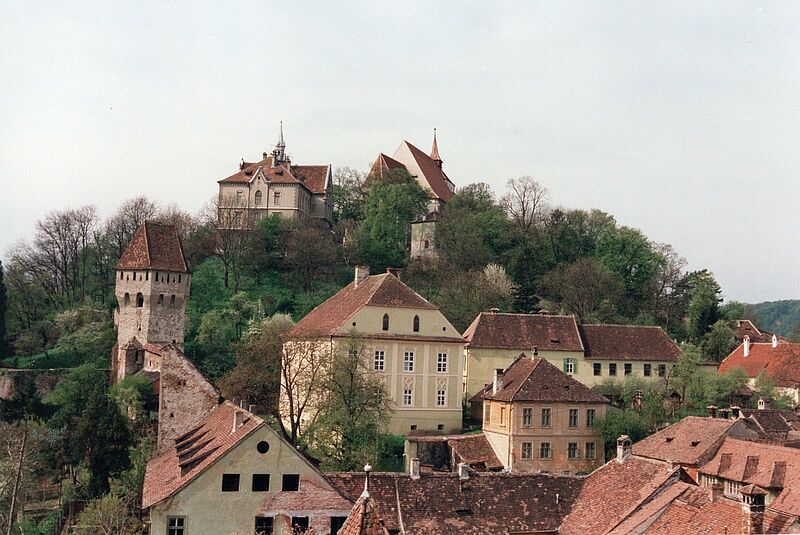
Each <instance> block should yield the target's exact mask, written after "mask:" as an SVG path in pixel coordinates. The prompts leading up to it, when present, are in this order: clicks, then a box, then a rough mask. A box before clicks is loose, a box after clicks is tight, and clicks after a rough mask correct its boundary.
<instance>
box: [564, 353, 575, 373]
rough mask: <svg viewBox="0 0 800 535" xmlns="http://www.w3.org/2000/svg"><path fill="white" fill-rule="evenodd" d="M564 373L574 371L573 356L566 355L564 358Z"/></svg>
mask: <svg viewBox="0 0 800 535" xmlns="http://www.w3.org/2000/svg"><path fill="white" fill-rule="evenodd" d="M564 373H575V358H574V357H567V358H565V359H564Z"/></svg>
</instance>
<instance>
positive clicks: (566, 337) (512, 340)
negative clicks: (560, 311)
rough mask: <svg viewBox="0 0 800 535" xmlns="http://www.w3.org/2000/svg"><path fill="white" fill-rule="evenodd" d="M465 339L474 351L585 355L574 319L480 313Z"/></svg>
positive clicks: (465, 332)
mask: <svg viewBox="0 0 800 535" xmlns="http://www.w3.org/2000/svg"><path fill="white" fill-rule="evenodd" d="M464 338H465V339H466V340H467V345H468V347H469V348H471V349H520V350H526V351H530V350H532V349H533V347H534V346H536V347H538V348H539V350H544V351H579V352H583V342H582V341H581V337H580V335H579V334H578V325H577V323H576V322H575V317H574V316H550V315H544V314H541V315H540V314H506V313H500V312H496V313H495V312H481V313H480V314H478V317H476V318H475V320H474V321H473V322H472V324H471V325H470V326H469V327H467V330H466V331H464Z"/></svg>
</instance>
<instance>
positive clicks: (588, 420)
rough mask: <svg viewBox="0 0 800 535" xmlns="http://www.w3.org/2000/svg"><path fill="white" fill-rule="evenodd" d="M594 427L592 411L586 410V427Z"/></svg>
mask: <svg viewBox="0 0 800 535" xmlns="http://www.w3.org/2000/svg"><path fill="white" fill-rule="evenodd" d="M593 425H594V409H586V427H592V426H593Z"/></svg>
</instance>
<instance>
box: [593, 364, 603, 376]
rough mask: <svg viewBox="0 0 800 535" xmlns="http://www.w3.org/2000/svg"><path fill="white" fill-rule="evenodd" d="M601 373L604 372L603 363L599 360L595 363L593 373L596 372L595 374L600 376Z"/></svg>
mask: <svg viewBox="0 0 800 535" xmlns="http://www.w3.org/2000/svg"><path fill="white" fill-rule="evenodd" d="M601 373H603V365H602V364H601V363H599V362H595V363H593V364H592V374H594V375H595V376H599V375H600V374H601Z"/></svg>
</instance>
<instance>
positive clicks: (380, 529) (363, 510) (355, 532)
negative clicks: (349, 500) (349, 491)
mask: <svg viewBox="0 0 800 535" xmlns="http://www.w3.org/2000/svg"><path fill="white" fill-rule="evenodd" d="M337 535H389V532H388V531H387V530H386V526H385V525H384V521H383V518H382V517H381V515H380V514H379V513H378V511H377V510H376V509H375V501H374V500H373V499H372V498H371V497H370V495H369V493H368V492H367V491H365V492H363V493H362V494H361V496H360V497H359V498H358V500H356V504H355V505H354V506H353V510H352V511H350V515H349V516H348V517H347V520H346V521H345V523H344V524H343V525H342V527H341V528H339V531H338V532H337Z"/></svg>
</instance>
